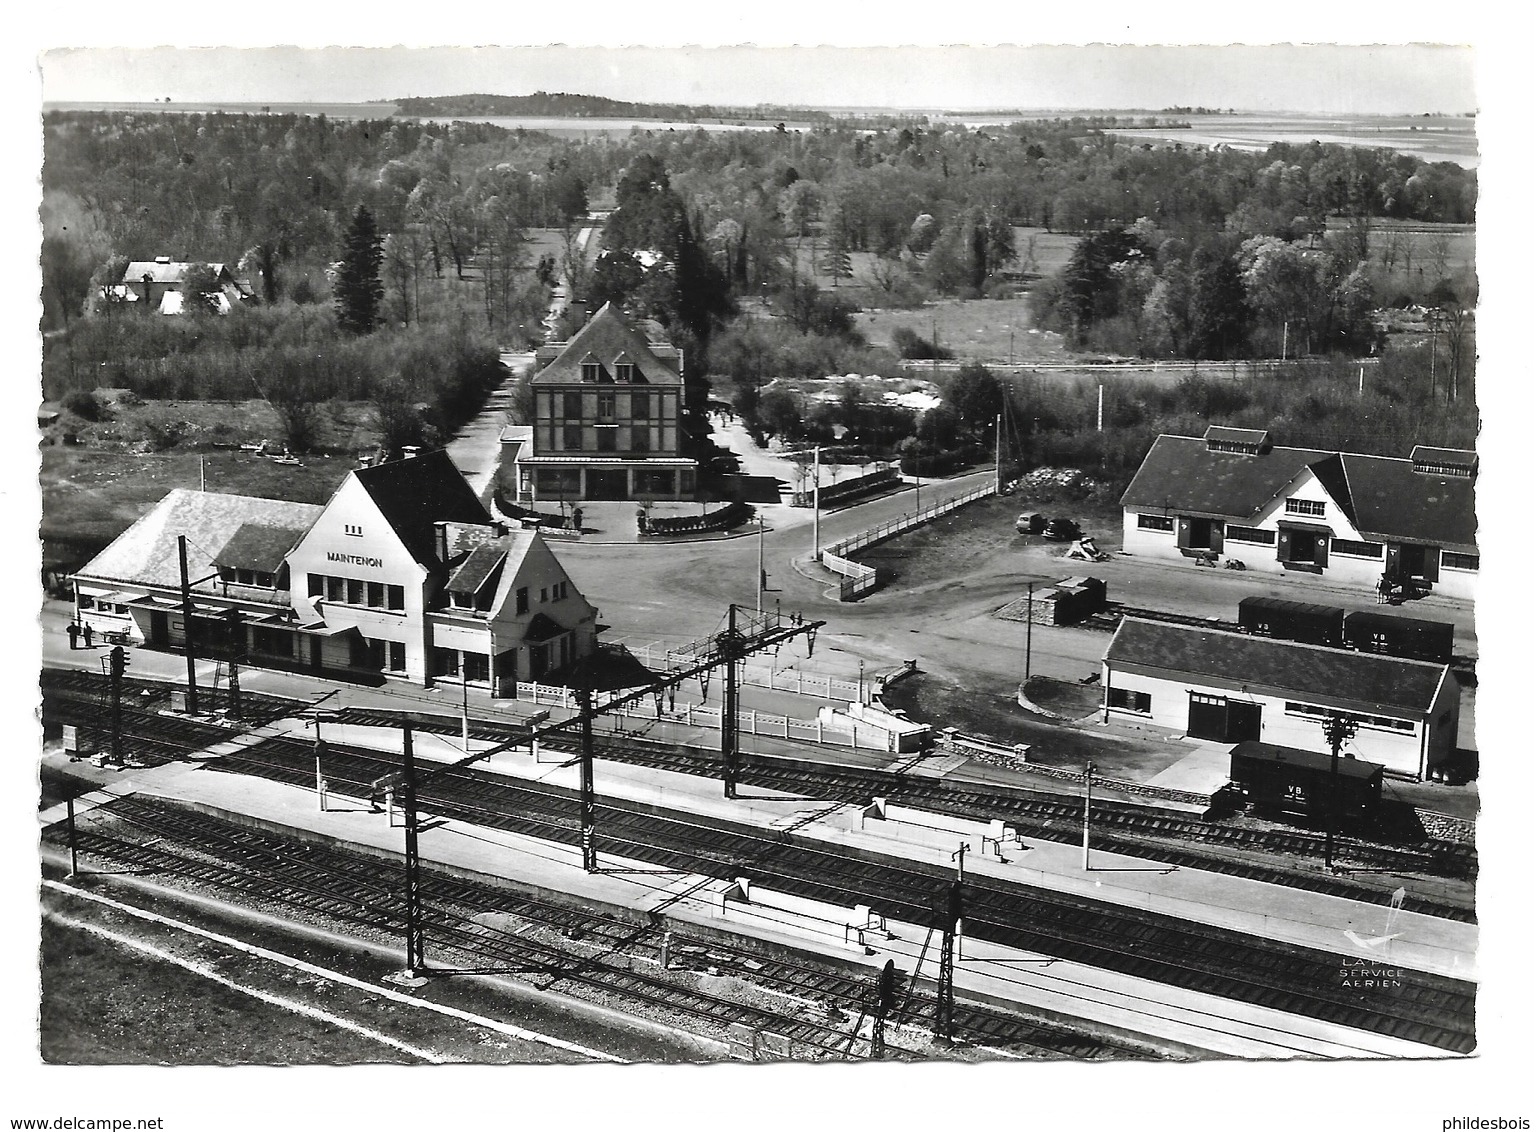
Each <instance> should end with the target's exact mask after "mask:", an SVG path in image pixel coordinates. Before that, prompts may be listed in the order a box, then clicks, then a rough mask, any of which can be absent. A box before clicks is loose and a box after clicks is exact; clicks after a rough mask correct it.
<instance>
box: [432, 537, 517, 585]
mask: <svg viewBox="0 0 1540 1132" xmlns="http://www.w3.org/2000/svg"><path fill="white" fill-rule="evenodd" d="M507 556H508V547H507V546H506V545H505V542H504V540H502V539H499V540H497V541H494V542H487V543H483V544H482V545H480V546H478V547H476V549H474V550H472V551H471V552H470V553H469V554H467V555H466V556H465V559H464V561H462V562H461V563H460V564H459V565H458V566H456V567H455V572H454V574H453V575H452V576H451V577H450V579H449V582H448V584H447V585H446V586H445V587H444V588H445V589H446V590H448V591H449V592H450V593H452V594H474V593H476V592H477V591H479V590H480V589H481V587H482V586H484V585H486V583H487V579H488V578H490V577H491V576H492V574H493V573H494V572H495V571H496V570H497V568H498V567H499V566H501V565H502V564H503V559H505V558H506V557H507Z"/></svg>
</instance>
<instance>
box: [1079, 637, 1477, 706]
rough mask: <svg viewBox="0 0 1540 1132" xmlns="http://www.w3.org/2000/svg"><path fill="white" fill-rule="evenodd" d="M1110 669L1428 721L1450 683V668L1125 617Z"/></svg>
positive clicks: (1110, 651) (1115, 639) (1112, 650)
mask: <svg viewBox="0 0 1540 1132" xmlns="http://www.w3.org/2000/svg"><path fill="white" fill-rule="evenodd" d="M1105 659H1106V662H1107V664H1109V665H1115V666H1117V667H1119V668H1123V669H1134V670H1138V671H1140V672H1142V673H1145V674H1149V675H1156V676H1165V677H1183V676H1190V677H1195V678H1198V679H1202V680H1204V681H1206V682H1207V683H1209V684H1210V685H1212V686H1216V687H1234V688H1240V687H1249V688H1251V689H1254V690H1256V691H1259V692H1260V691H1266V692H1267V694H1270V695H1276V696H1284V697H1286V696H1298V697H1299V698H1300V699H1301V700H1310V701H1311V702H1313V703H1317V704H1326V705H1342V706H1347V707H1351V708H1357V709H1368V708H1375V709H1379V710H1380V711H1390V712H1395V713H1399V714H1402V715H1406V714H1413V715H1417V716H1421V715H1424V714H1426V712H1427V711H1428V709H1429V708H1430V707H1431V706H1432V705H1433V702H1434V697H1435V696H1436V695H1437V694H1438V691H1439V688H1440V686H1441V685H1442V684H1443V682H1444V681H1445V680H1446V679H1448V674H1449V669H1448V667H1447V666H1446V665H1442V664H1434V663H1430V662H1428V661H1421V660H1405V659H1403V658H1401V657H1391V656H1382V655H1379V654H1377V653H1363V652H1353V651H1351V650H1348V649H1334V648H1329V647H1326V646H1324V645H1305V644H1299V643H1297V642H1294V641H1280V640H1276V639H1274V638H1272V637H1254V636H1251V635H1249V634H1246V633H1230V632H1225V631H1223V630H1219V629H1211V628H1208V627H1206V626H1189V625H1173V624H1170V623H1168V622H1161V621H1143V620H1140V619H1139V618H1136V617H1125V618H1124V619H1123V621H1122V623H1121V624H1120V625H1119V626H1118V629H1117V632H1115V633H1114V634H1113V635H1112V641H1111V643H1110V644H1108V646H1107V652H1106V656H1105Z"/></svg>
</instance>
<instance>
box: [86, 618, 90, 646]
mask: <svg viewBox="0 0 1540 1132" xmlns="http://www.w3.org/2000/svg"><path fill="white" fill-rule="evenodd" d="M85 636H86V648H90V647H91V622H89V621H87V622H86V628H85Z"/></svg>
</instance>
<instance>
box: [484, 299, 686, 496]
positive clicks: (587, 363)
mask: <svg viewBox="0 0 1540 1132" xmlns="http://www.w3.org/2000/svg"><path fill="white" fill-rule="evenodd" d="M535 367H536V368H535V374H534V377H532V378H531V379H530V387H531V390H532V391H533V393H534V402H535V406H534V408H535V412H534V425H533V428H532V430H531V434H530V436H529V438H528V440H527V442H525V443H523V444H521V445H520V447H519V451H518V454H517V456H516V458H515V465H514V466H515V468H516V469H517V476H518V497H519V502H520V503H537V502H542V501H545V502H555V501H557V500H564V501H566V502H569V503H572V502H577V501H579V500H584V499H610V500H627V499H635V500H671V499H694V498H695V470H696V469H695V461H694V460H693V459H691V458H690V457H687V456H685V455H683V451H684V448H683V445H684V352H683V351H682V350H679V349H677V348H676V347H674V346H671V345H669V344H668V343H665V342H652V341H649V340H648V339H647V338H646V337H645V336H644V335H643V334H641V333H640V332H639V331H638V330H636V329H635V328H634V327H633V326H631V324H630V323H628V322H627V321H626V320H625V318H624V317H623V316H622V315H621V314H620V312H619V311H617V310H616V309H615V308H614V307H613V306H611V305H610V304H609V303H606V304H605V305H604V306H602V307H601V308H599V311H598V312H597V313H596V314H595V315H594V316H593V317H592V318H591V319H589V320H588V322H587V324H586V325H584V327H583V328H582V329H581V330H579V331H578V332H577V333H576V334H575V335H573V336H572V338H570V339H569V340H567V341H566V342H561V343H554V344H552V345H549V346H542V347H541V348H540V349H539V350H537V351H536V352H535Z"/></svg>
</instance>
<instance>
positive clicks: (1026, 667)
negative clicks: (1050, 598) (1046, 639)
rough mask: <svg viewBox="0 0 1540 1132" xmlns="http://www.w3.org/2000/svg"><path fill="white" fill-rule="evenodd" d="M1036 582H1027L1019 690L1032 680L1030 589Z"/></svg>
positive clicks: (1023, 688) (1023, 690) (1024, 690)
mask: <svg viewBox="0 0 1540 1132" xmlns="http://www.w3.org/2000/svg"><path fill="white" fill-rule="evenodd" d="M1036 586H1037V583H1036V582H1028V583H1027V655H1026V659H1025V660H1024V661H1023V663H1022V672H1021V690H1022V692H1023V693H1025V692H1026V690H1027V684H1028V683H1030V682H1031V680H1032V591H1033V589H1034V588H1036Z"/></svg>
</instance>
